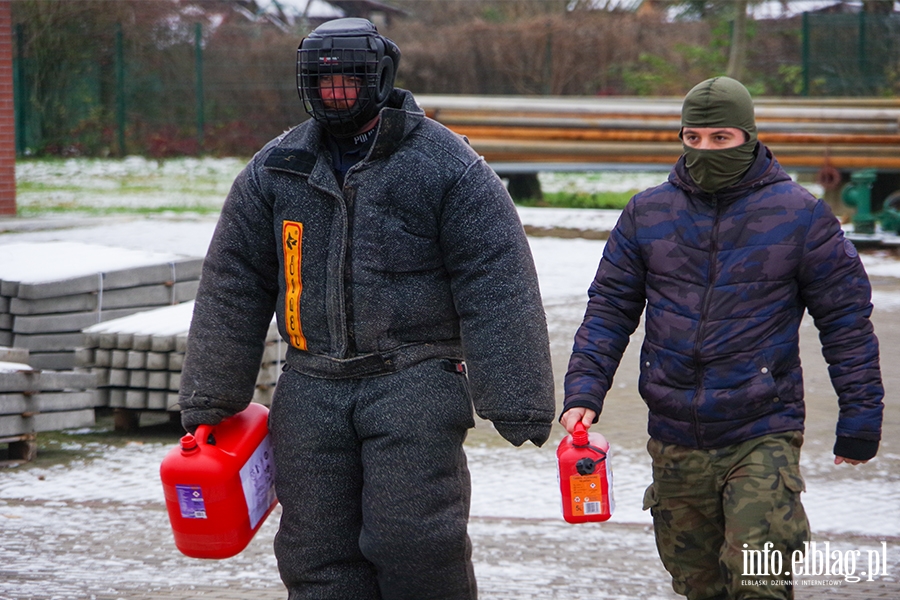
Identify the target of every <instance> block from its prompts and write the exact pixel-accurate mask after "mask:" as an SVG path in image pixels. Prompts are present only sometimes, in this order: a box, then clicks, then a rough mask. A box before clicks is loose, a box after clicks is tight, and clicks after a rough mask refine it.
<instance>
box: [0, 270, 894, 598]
mask: <svg viewBox="0 0 900 600" xmlns="http://www.w3.org/2000/svg"><path fill="white" fill-rule="evenodd" d="M587 284H588V281H585V283H584V285H585V288H586V286H587ZM875 289H876V292H880V293H883V294H886V295H888V296H900V281H898V280H896V279H891V278H884V279H882V280H877V281H875ZM546 309H547V314H548V320H549V327H550V331H551V342H552V352H553V360H554V370H555V373H556V376H557V387H558V392H559V393H558V394H557V396H558V398H559V399H560V400H561V398H562V393H561V391H562V376H563V374H564V373H565V366H566V362H567V360H568V354H569V350H570V347H571V340H572V335H573V333H574V331H575V329H576V328H577V326H578V324H579V323H580V321H581V316H582V313H583V309H584V297H583V296H579V297H574V296H573V297H564V298H555V299H553V300H550V301H548V302H547V306H546ZM873 320H874V322H875V326H876V332H877V333H878V336H879V338H880V340H881V352H882V365H883V371H884V380H885V387H886V389H887V390H888V397H887V400H886V411H885V421H884V431H885V435H884V440H883V442H882V446H881V451H880V453H879V456H878V457H877V458H876V459H875V460H873V461H872V462H871V463H870V464H868V465H864V466H861V467H855V468H854V467H849V466H847V465H841V466H838V467H836V466H834V465H833V464H831V447H832V444H833V442H834V426H835V421H836V417H837V403H836V399H835V396H834V392H833V391H832V389H831V385H830V382H829V380H828V376H827V371H826V368H825V364H824V360H823V359H822V357H821V353H820V351H819V347H818V340H817V338H816V332H815V329H814V327H813V326H812V324H811V322H806V323H805V324H804V327H803V330H802V343H801V351H802V360H803V365H804V370H805V377H806V393H807V406H808V420H807V432H806V443H805V446H804V459H803V469H804V476H805V477H806V478H807V486H808V492H807V494H805V496H804V498H805V500H804V502H805V504H807V506H808V509H809V510H810V512H811V521H812V522H813V539H814V540H818V541H819V542H822V543H824V542H825V541H828V542H830V544H831V546H832V547H834V548H839V549H840V550H842V551H848V550H859V551H860V552H861V556H862V557H866V556H867V553H868V552H870V551H871V552H878V551H880V550H881V549H882V548H886V556H885V565H886V567H887V569H886V570H887V574H880V575H879V576H878V577H875V578H874V580H873V581H867V580H866V578H865V577H863V578H862V581H859V582H850V581H846V580H844V579H843V578H841V577H837V578H834V577H832V578H828V581H830V583H823V582H824V580H825V578H816V577H808V578H805V579H806V580H808V581H811V582H813V583H814V584H815V585H807V586H798V587H797V592H796V597H797V598H800V599H817V598H826V599H827V598H849V599H862V598H872V599H874V598H892V599H897V598H900V516H898V513H900V511H898V510H897V509H898V508H900V505H898V501H897V498H898V497H900V402H898V398H897V390H900V369H898V368H897V366H896V365H897V364H898V362H897V357H898V356H900V307H897V306H896V305H890V306H889V307H888V308H885V309H878V308H877V307H876V312H875V315H874V317H873ZM640 334H641V331H640V330H639V331H638V332H637V333H636V334H635V339H634V340H633V341H632V343H631V345H630V346H629V349H628V351H627V353H626V356H625V358H624V360H623V363H622V367H621V368H620V371H619V373H618V375H617V376H616V381H615V391H614V393H612V394H611V395H610V398H609V401H608V403H607V407H606V409H605V411H604V414H603V416H602V418H601V421H600V424H599V425H598V429H599V430H600V431H602V432H603V433H604V434H605V435H606V436H607V438H609V439H610V441H611V443H612V444H613V447H614V449H615V452H616V454H614V458H615V459H619V460H618V461H617V462H615V463H614V469H617V470H616V485H617V491H616V493H617V501H618V503H619V507H618V508H617V510H618V511H619V513H618V514H619V515H620V516H622V517H623V520H622V521H616V520H615V519H616V517H615V516H614V520H613V521H610V522H608V523H603V524H592V525H586V526H571V525H568V524H566V523H564V522H563V521H562V519H561V518H559V517H558V515H556V514H553V513H552V511H550V510H547V509H545V508H543V507H542V506H537V507H536V508H533V509H532V510H531V511H530V512H529V514H527V515H526V516H524V517H514V516H508V515H509V514H510V512H509V511H505V510H503V509H499V508H498V509H496V510H495V508H494V506H493V505H495V504H501V503H503V502H514V501H515V500H516V499H517V498H519V499H521V498H525V499H529V497H530V496H531V495H534V496H537V495H541V496H548V495H549V494H547V493H546V492H544V491H543V490H537V489H536V488H535V487H534V484H533V482H532V481H531V480H529V479H528V477H522V476H520V475H519V473H529V472H531V471H533V470H535V469H536V468H537V467H540V468H541V469H544V470H546V468H547V466H548V465H550V464H552V448H554V447H555V444H556V442H557V441H558V440H559V439H560V438H561V437H562V432H561V430H560V429H559V428H558V427H557V429H556V430H555V431H554V435H553V436H552V437H551V441H550V442H548V444H547V445H546V446H545V448H544V449H542V450H540V451H538V450H530V449H520V450H513V449H509V448H508V447H507V445H505V444H504V442H503V441H502V440H500V439H499V437H498V436H497V435H496V433H495V432H493V431H492V430H491V428H490V426H489V425H488V424H485V423H483V422H482V423H479V426H478V428H476V430H474V431H473V432H472V434H471V437H470V440H469V446H470V447H471V451H470V464H471V465H472V469H473V479H474V480H476V485H475V495H476V497H475V498H474V499H473V518H472V521H471V526H470V534H471V537H472V540H473V545H474V561H475V565H476V574H477V576H478V579H479V586H480V596H481V598H484V599H488V600H520V599H521V600H537V599H542V600H543V599H550V598H560V599H562V598H566V599H570V600H571V599H574V600H578V599H582V600H601V599H642V600H670V599H675V598H677V596H676V595H675V594H674V592H672V591H671V586H670V583H669V578H668V575H667V574H666V573H665V571H664V570H663V569H662V567H661V565H660V563H659V561H658V559H657V557H656V552H655V547H654V541H653V534H652V529H651V528H650V527H649V526H648V524H647V523H648V521H647V520H644V521H642V520H641V519H642V517H641V513H640V510H639V508H636V507H635V506H634V504H635V503H638V502H639V495H640V492H641V491H642V487H643V486H644V485H646V483H649V480H648V479H647V478H648V477H649V466H648V465H649V459H648V458H647V457H646V451H645V450H644V445H645V443H646V440H647V434H646V409H645V407H644V405H643V402H642V401H641V400H640V398H639V397H638V395H637V387H636V382H637V368H638V362H637V352H638V350H639V346H640V343H639V342H640ZM173 443H174V438H173ZM494 455H496V457H497V458H496V462H497V463H498V465H499V464H501V463H502V468H501V466H497V465H495V464H494V463H492V462H491V460H489V459H490V457H491V456H494ZM510 457H513V458H514V460H515V462H511V461H510ZM510 465H512V466H510ZM616 465H617V466H616ZM532 467H534V468H532ZM4 476H5V474H4V473H3V472H0V488H2V487H3V486H2V481H3V478H4ZM488 479H492V480H493V481H486V480H488ZM110 485H115V481H111V482H110ZM550 487H551V488H552V484H551V486H550ZM531 500H533V501H534V502H537V499H534V498H532V499H531ZM544 501H546V503H550V504H552V503H553V502H556V500H555V498H549V499H546V498H545V499H543V500H541V502H544ZM538 504H539V503H538ZM813 513H814V514H815V519H813V516H812V514H813ZM633 515H636V516H633ZM632 516H633V517H632ZM277 517H278V514H277V512H276V513H275V514H273V516H272V517H270V519H269V520H268V521H267V522H266V523H265V525H264V526H263V529H262V530H261V531H260V533H259V534H258V535H257V537H256V538H255V539H254V540H253V541H252V542H251V544H250V547H249V548H248V549H247V550H245V551H244V552H243V553H241V554H240V555H239V556H237V557H235V558H233V559H228V560H226V561H198V560H195V559H188V558H186V557H183V556H181V555H180V554H178V553H177V551H174V548H173V545H172V542H171V534H170V532H169V529H168V523H167V518H166V515H165V510H164V508H163V506H162V504H161V503H155V504H154V503H140V502H138V503H131V502H121V501H105V500H102V499H100V500H58V499H53V498H49V497H42V496H40V495H39V494H38V495H37V496H36V497H34V498H31V497H30V496H29V493H28V492H27V491H26V492H23V493H22V494H21V495H19V496H17V495H16V494H15V493H13V492H5V493H3V494H0V539H2V540H3V542H2V544H0V599H16V600H20V599H26V598H35V599H38V598H40V599H49V598H58V599H69V598H71V599H83V598H96V599H113V598H116V599H117V598H158V599H171V598H218V599H234V600H236V599H239V598H244V599H246V598H259V599H269V598H272V599H275V598H285V597H286V594H285V593H284V590H283V587H282V586H281V584H280V582H279V580H278V575H277V567H276V565H275V561H274V557H273V556H272V550H271V545H272V537H273V536H274V532H275V530H276V528H277ZM625 517H627V518H625ZM883 544H884V545H883ZM859 570H862V567H860V569H859Z"/></svg>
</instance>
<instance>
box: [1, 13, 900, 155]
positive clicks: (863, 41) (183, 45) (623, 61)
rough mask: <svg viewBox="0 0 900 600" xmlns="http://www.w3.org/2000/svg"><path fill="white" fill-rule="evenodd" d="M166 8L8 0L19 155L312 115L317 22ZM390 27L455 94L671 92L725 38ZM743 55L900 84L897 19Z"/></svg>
mask: <svg viewBox="0 0 900 600" xmlns="http://www.w3.org/2000/svg"><path fill="white" fill-rule="evenodd" d="M161 6H163V3H150V2H145V3H141V2H139V1H135V2H130V3H129V2H127V1H124V0H123V1H122V2H102V3H98V2H83V1H81V0H68V1H67V2H59V3H55V2H54V3H47V2H42V1H41V0H30V1H26V0H21V1H19V2H14V3H13V8H14V23H15V25H14V35H13V43H14V50H15V61H14V75H15V91H16V119H17V121H16V126H17V127H16V129H17V151H18V153H19V155H89V156H124V155H127V154H143V155H146V156H154V157H165V156H174V155H196V154H212V155H221V156H247V155H249V154H251V153H252V152H254V151H255V150H256V149H258V148H259V147H260V146H261V145H262V144H264V143H265V142H267V141H268V140H270V139H271V138H273V137H274V136H276V135H278V134H280V133H281V132H283V131H284V130H286V129H288V128H289V127H291V126H293V125H296V124H297V123H299V122H301V121H303V120H304V119H305V118H307V117H306V114H305V112H304V111H303V108H302V105H301V103H300V101H299V99H298V97H297V91H296V88H295V56H296V48H297V44H298V42H299V41H300V39H301V38H302V37H303V35H304V34H305V33H306V32H307V31H309V29H310V28H311V27H312V26H311V25H310V24H306V23H299V24H297V25H295V26H293V27H291V28H290V29H287V28H279V27H276V26H274V25H273V24H272V23H270V22H261V21H256V22H252V21H249V20H247V19H244V18H242V17H240V15H238V14H237V13H235V12H234V11H231V12H223V13H218V16H216V15H215V14H212V15H211V14H209V13H205V14H202V13H201V14H198V15H196V18H192V16H191V15H184V14H181V15H178V16H177V18H174V17H171V16H168V15H162V14H152V13H151V14H144V13H145V12H146V11H147V10H148V9H147V7H161ZM29 7H33V10H32V12H30V13H29V12H28V11H27V10H25V9H27V8H29ZM97 7H104V8H107V7H108V11H107V13H108V14H105V13H104V12H102V11H98V10H97ZM129 7H130V8H129ZM76 9H78V10H80V11H81V12H76ZM125 9H129V10H130V12H129V11H128V10H125ZM16 10H18V17H17V15H16V12H15V11H16ZM116 11H119V12H116ZM223 15H224V16H223ZM383 32H384V33H385V34H386V35H388V36H389V37H391V38H393V39H394V40H395V41H397V42H398V44H399V45H400V47H401V48H402V50H403V59H402V61H401V68H400V71H399V74H398V82H397V83H398V85H400V86H401V87H405V88H407V89H410V90H412V91H414V92H416V93H454V94H526V95H632V96H633V95H675V96H677V95H681V94H683V93H684V92H686V91H687V90H688V89H689V88H690V87H691V86H692V85H693V84H695V83H696V82H697V81H700V80H702V79H703V78H705V77H710V76H713V75H716V74H720V73H723V72H724V71H725V65H726V63H727V55H728V41H727V40H729V39H730V35H729V31H728V24H727V23H726V24H724V26H723V24H718V25H716V24H714V23H706V22H700V21H695V22H688V23H666V22H663V21H661V20H660V19H659V18H648V17H646V16H642V15H636V14H624V13H616V14H611V13H602V12H601V11H581V12H578V13H568V14H565V15H550V16H544V17H540V18H531V19H522V20H518V21H505V22H499V23H492V22H489V21H483V20H482V21H477V22H471V23H465V24H459V23H451V24H447V25H445V26H438V25H434V24H425V23H422V22H417V21H415V20H414V19H405V20H403V21H398V22H394V23H392V24H391V25H390V26H388V27H385V28H383ZM746 66H747V70H746V73H747V75H746V76H745V77H744V78H743V80H744V82H745V83H746V84H747V85H748V87H750V88H751V90H752V91H753V92H754V93H755V94H766V95H779V96H785V95H809V96H873V95H874V96H887V95H896V94H897V92H900V15H877V16H876V15H868V14H865V13H862V14H854V15H819V14H806V15H803V17H802V18H800V17H798V18H795V19H790V20H778V21H772V22H757V23H754V24H753V27H751V38H750V40H749V46H748V52H747V65H746Z"/></svg>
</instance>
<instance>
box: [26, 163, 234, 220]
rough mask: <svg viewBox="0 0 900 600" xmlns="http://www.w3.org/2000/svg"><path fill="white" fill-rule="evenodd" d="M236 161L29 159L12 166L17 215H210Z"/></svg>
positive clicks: (224, 192) (219, 204) (217, 206)
mask: <svg viewBox="0 0 900 600" xmlns="http://www.w3.org/2000/svg"><path fill="white" fill-rule="evenodd" d="M245 163H246V161H245V160H244V159H239V158H172V159H166V160H153V159H147V158H143V157H139V156H130V157H127V158H124V159H93V158H71V159H33V160H19V161H17V162H16V203H17V205H18V207H19V214H20V215H21V216H31V215H38V214H45V213H53V212H90V213H117V212H167V211H171V212H216V211H218V210H220V209H221V207H222V202H223V200H224V199H225V196H226V195H227V194H228V190H229V188H230V187H231V182H232V181H233V180H234V178H235V176H236V175H237V174H238V173H239V172H240V170H241V169H242V168H243V166H244V164H245Z"/></svg>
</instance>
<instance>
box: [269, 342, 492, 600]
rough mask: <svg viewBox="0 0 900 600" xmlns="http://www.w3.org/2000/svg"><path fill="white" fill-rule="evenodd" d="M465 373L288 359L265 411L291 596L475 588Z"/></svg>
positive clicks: (424, 595) (420, 596) (386, 598)
mask: <svg viewBox="0 0 900 600" xmlns="http://www.w3.org/2000/svg"><path fill="white" fill-rule="evenodd" d="M473 426H474V419H473V414H472V403H471V400H470V397H469V394H468V386H467V380H466V376H465V374H464V373H461V372H460V370H459V369H457V363H456V362H455V361H451V360H445V359H430V360H426V361H423V362H421V363H418V364H416V365H414V366H411V367H409V368H407V369H403V370H401V371H398V372H394V373H390V374H385V375H378V376H371V377H365V378H359V379H322V378H315V377H310V376H307V375H303V374H301V373H298V372H296V371H294V370H291V369H288V370H286V371H285V372H284V373H283V374H282V376H281V378H280V380H279V382H278V387H277V389H276V392H275V396H274V398H273V400H272V406H271V410H270V413H269V431H270V433H271V436H272V442H273V447H274V455H275V469H276V476H275V491H276V494H277V495H278V500H279V502H280V503H281V506H282V516H281V522H280V525H279V530H278V533H277V534H276V536H275V556H276V558H277V560H278V569H279V572H280V574H281V578H282V580H283V581H284V584H285V586H286V587H287V589H288V594H289V595H288V597H289V600H302V599H313V598H315V599H316V600H349V599H353V600H376V599H383V600H404V599H407V600H429V599H434V600H438V599H447V600H449V599H453V600H468V599H474V598H476V597H477V592H476V584H475V576H474V572H473V568H472V561H471V552H472V547H471V542H470V540H469V537H468V533H467V524H468V518H469V501H470V495H471V483H470V479H469V471H468V467H467V465H466V457H465V453H464V451H463V442H464V440H465V438H466V434H467V431H468V429H469V428H471V427H473Z"/></svg>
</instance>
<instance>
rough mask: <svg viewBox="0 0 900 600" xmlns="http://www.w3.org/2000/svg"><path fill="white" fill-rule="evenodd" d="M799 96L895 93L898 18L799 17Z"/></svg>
mask: <svg viewBox="0 0 900 600" xmlns="http://www.w3.org/2000/svg"><path fill="white" fill-rule="evenodd" d="M802 39H803V56H802V61H803V94H804V95H806V96H883V95H894V94H895V93H896V92H897V91H900V88H898V86H900V15H875V14H868V13H864V12H860V13H859V14H833V15H830V14H810V13H806V14H804V15H803V31H802Z"/></svg>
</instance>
